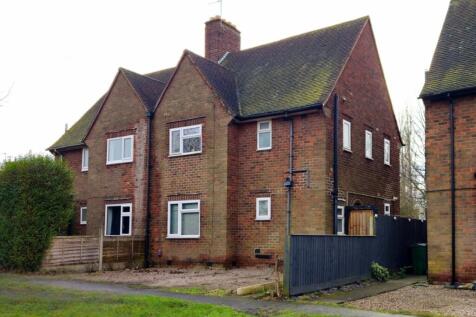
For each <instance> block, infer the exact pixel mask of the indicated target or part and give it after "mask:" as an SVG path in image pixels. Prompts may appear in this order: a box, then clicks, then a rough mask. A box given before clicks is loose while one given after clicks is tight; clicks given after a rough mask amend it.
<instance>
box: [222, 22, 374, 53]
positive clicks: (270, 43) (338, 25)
mask: <svg viewBox="0 0 476 317" xmlns="http://www.w3.org/2000/svg"><path fill="white" fill-rule="evenodd" d="M369 19H370V16H369V15H365V16H362V17H360V18H357V19H353V20H349V21H345V22H341V23H336V24H333V25H329V26H326V27H323V28H320V29H316V30H312V31H308V32H304V33H300V34H296V35H291V36H288V37H285V38H283V39H280V40H276V41H273V42H269V43H265V44H260V45H258V46H253V47H250V48H246V49H243V50H240V51H238V52H229V54H227V55H228V56H229V55H236V54H240V53H242V52H249V51H253V50H255V49H260V48H263V47H267V46H270V45H275V44H278V43H283V42H286V41H291V40H295V39H298V38H300V37H305V36H308V35H310V34H313V33H318V32H323V31H327V30H329V29H332V28H337V27H342V26H344V25H345V24H351V23H357V22H358V21H361V20H362V21H363V20H369ZM225 59H226V58H225Z"/></svg>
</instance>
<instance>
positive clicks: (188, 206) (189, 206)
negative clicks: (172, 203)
mask: <svg viewBox="0 0 476 317" xmlns="http://www.w3.org/2000/svg"><path fill="white" fill-rule="evenodd" d="M182 209H198V203H186V204H183V205H182Z"/></svg>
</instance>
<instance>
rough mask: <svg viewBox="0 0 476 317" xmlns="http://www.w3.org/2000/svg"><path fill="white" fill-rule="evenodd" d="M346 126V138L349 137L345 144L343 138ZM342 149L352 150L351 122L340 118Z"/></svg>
mask: <svg viewBox="0 0 476 317" xmlns="http://www.w3.org/2000/svg"><path fill="white" fill-rule="evenodd" d="M346 126H347V127H348V129H349V131H348V139H349V144H346V142H345V138H346V131H345V127H346ZM342 149H343V150H344V151H347V152H352V122H350V121H348V120H346V119H342Z"/></svg>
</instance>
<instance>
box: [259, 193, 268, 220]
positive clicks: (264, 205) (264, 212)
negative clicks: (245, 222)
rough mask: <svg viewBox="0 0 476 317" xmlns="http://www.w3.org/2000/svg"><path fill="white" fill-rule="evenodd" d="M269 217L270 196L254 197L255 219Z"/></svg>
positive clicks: (266, 218)
mask: <svg viewBox="0 0 476 317" xmlns="http://www.w3.org/2000/svg"><path fill="white" fill-rule="evenodd" d="M270 219H271V198H270V197H260V198H256V220H270Z"/></svg>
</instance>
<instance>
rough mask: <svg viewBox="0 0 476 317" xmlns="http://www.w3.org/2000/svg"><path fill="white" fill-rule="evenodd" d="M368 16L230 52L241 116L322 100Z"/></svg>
mask: <svg viewBox="0 0 476 317" xmlns="http://www.w3.org/2000/svg"><path fill="white" fill-rule="evenodd" d="M367 21H368V17H363V18H360V19H357V20H353V21H348V22H345V23H341V24H338V25H334V26H331V27H327V28H324V29H320V30H316V31H313V32H309V33H305V34H301V35H298V36H294V37H290V38H287V39H284V40H281V41H278V42H274V43H270V44H266V45H262V46H258V47H255V48H251V49H248V50H243V51H240V52H236V53H229V54H228V55H226V57H225V58H224V60H223V61H222V62H221V65H223V66H224V67H225V68H227V69H230V70H231V71H233V72H234V74H235V76H236V80H237V85H238V96H239V100H240V110H241V111H240V116H242V117H245V118H246V117H248V116H254V115H258V114H266V113H273V112H280V111H286V110H295V109H299V108H303V107H306V106H310V105H315V104H319V103H321V104H322V103H324V102H325V101H326V98H327V97H328V96H329V94H330V93H331V90H332V89H333V87H334V84H335V82H336V80H337V77H338V76H339V74H340V72H341V70H342V68H343V67H344V64H345V62H346V61H347V58H348V57H349V55H350V53H351V50H352V48H353V46H354V44H355V42H356V41H357V39H358V37H359V35H360V32H361V30H362V28H363V27H364V25H365V23H366V22H367Z"/></svg>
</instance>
